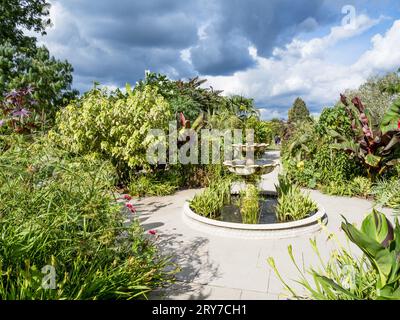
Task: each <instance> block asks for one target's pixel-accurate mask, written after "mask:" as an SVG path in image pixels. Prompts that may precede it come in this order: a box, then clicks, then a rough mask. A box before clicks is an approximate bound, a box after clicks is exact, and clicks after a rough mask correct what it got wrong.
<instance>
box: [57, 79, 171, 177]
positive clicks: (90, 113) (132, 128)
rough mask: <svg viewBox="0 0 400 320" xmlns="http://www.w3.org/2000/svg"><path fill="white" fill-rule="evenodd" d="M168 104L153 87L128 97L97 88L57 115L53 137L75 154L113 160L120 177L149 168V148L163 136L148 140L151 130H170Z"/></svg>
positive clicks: (128, 89) (129, 92) (128, 94)
mask: <svg viewBox="0 0 400 320" xmlns="http://www.w3.org/2000/svg"><path fill="white" fill-rule="evenodd" d="M170 116H171V114H170V109H169V105H168V102H167V101H165V99H164V98H163V97H162V96H161V95H159V94H158V93H157V90H156V89H155V88H153V87H150V86H146V87H144V88H143V90H134V91H132V90H130V88H127V93H126V94H125V95H116V94H111V95H110V94H108V93H107V91H105V90H104V89H103V90H100V89H98V88H94V89H93V90H91V91H89V92H88V93H86V94H85V95H84V96H83V97H82V99H80V100H77V101H76V102H73V103H71V104H70V105H68V106H67V107H66V108H65V109H64V110H62V112H60V113H59V114H58V116H57V120H56V124H57V127H56V128H55V129H54V131H52V132H50V136H51V137H52V138H53V139H54V140H55V141H57V143H59V144H60V145H62V146H63V148H65V149H67V150H69V151H70V152H72V153H75V154H86V153H91V152H95V153H97V154H99V155H101V156H102V157H103V158H105V159H109V160H111V161H112V163H113V164H114V165H115V166H116V168H117V169H118V174H119V175H120V177H123V176H124V175H128V176H129V169H142V168H147V169H148V168H149V166H150V163H149V161H148V159H147V157H146V155H147V148H148V147H149V146H150V145H151V144H152V143H154V141H157V140H160V142H164V143H165V141H162V138H163V137H162V136H161V137H156V136H153V137H152V139H149V138H148V134H149V131H150V130H151V129H166V128H168V121H169V120H170Z"/></svg>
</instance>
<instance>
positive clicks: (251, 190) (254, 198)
mask: <svg viewBox="0 0 400 320" xmlns="http://www.w3.org/2000/svg"><path fill="white" fill-rule="evenodd" d="M259 201H260V194H259V192H258V189H257V187H256V186H254V185H252V184H249V185H247V187H246V190H244V191H243V192H242V193H241V195H240V213H241V215H242V221H243V223H246V224H257V223H258V221H259V220H260V203H259Z"/></svg>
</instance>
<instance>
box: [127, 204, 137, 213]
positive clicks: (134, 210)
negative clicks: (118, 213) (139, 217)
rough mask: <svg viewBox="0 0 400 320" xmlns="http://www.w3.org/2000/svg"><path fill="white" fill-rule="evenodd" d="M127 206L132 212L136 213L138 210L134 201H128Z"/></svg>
mask: <svg viewBox="0 0 400 320" xmlns="http://www.w3.org/2000/svg"><path fill="white" fill-rule="evenodd" d="M126 207H127V208H128V209H129V210H130V211H131V212H132V213H135V212H136V208H135V207H134V206H133V204H132V203H127V204H126Z"/></svg>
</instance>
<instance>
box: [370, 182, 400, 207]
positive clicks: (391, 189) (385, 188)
mask: <svg viewBox="0 0 400 320" xmlns="http://www.w3.org/2000/svg"><path fill="white" fill-rule="evenodd" d="M372 194H373V195H374V196H375V200H376V202H377V203H379V204H380V205H383V206H387V207H390V208H400V180H399V179H398V178H396V177H394V178H392V179H390V180H383V179H381V180H378V181H377V182H376V184H375V185H374V187H373V189H372Z"/></svg>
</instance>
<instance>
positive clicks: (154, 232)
mask: <svg viewBox="0 0 400 320" xmlns="http://www.w3.org/2000/svg"><path fill="white" fill-rule="evenodd" d="M148 233H149V234H151V235H153V236H155V235H156V233H157V231H156V230H149V231H148Z"/></svg>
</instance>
